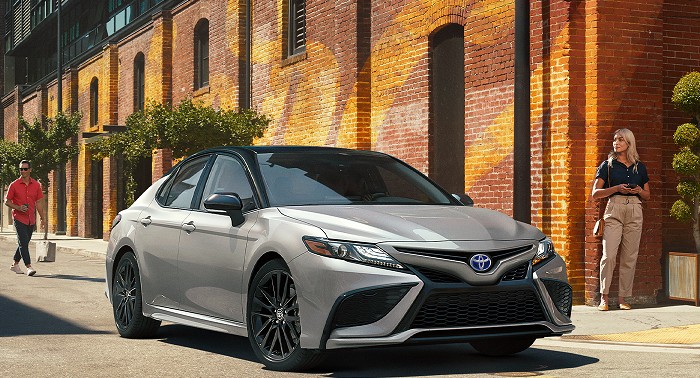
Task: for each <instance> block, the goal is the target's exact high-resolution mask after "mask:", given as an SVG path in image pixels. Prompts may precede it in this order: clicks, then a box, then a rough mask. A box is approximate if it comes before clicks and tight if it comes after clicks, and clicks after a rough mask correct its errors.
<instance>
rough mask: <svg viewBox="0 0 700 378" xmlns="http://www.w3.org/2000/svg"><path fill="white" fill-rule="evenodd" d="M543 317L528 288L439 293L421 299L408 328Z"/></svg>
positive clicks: (540, 319) (534, 295) (520, 321)
mask: <svg viewBox="0 0 700 378" xmlns="http://www.w3.org/2000/svg"><path fill="white" fill-rule="evenodd" d="M542 320H546V319H545V315H544V313H543V311H542V306H541V305H540V302H539V300H538V298H537V295H536V294H535V293H534V292H533V291H532V290H509V291H493V292H468V293H464V292H463V293H440V294H433V295H431V296H430V297H428V299H427V300H426V301H425V303H424V304H423V306H422V307H421V309H420V311H419V312H418V315H416V317H415V319H414V320H413V324H412V325H411V328H444V327H470V326H487V325H502V324H517V323H527V322H535V321H542Z"/></svg>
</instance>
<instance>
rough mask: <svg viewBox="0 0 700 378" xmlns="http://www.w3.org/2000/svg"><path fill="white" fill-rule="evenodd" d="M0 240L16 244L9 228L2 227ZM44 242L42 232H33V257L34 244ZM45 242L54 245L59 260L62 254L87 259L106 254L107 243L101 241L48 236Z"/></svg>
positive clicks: (31, 245)
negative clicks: (70, 254)
mask: <svg viewBox="0 0 700 378" xmlns="http://www.w3.org/2000/svg"><path fill="white" fill-rule="evenodd" d="M0 239H3V240H6V241H9V242H13V243H17V236H16V234H15V231H14V229H13V228H12V227H11V226H5V227H3V230H2V231H1V232H0ZM43 240H44V233H43V232H34V234H33V235H32V241H31V242H29V249H30V251H31V253H32V256H34V251H35V250H36V245H35V243H36V242H37V241H43ZM47 240H48V241H50V242H54V243H56V258H57V259H59V258H60V255H61V254H62V253H73V254H78V255H83V256H88V257H102V258H104V257H105V255H106V254H107V242H106V241H104V240H101V239H88V238H79V237H75V236H66V235H54V234H48V236H47Z"/></svg>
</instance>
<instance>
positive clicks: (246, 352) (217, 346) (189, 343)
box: [155, 324, 257, 361]
mask: <svg viewBox="0 0 700 378" xmlns="http://www.w3.org/2000/svg"><path fill="white" fill-rule="evenodd" d="M155 338H156V339H160V341H161V342H164V343H167V344H171V345H177V346H181V347H186V348H192V349H197V350H201V351H205V352H209V353H216V354H220V355H223V356H228V357H233V358H238V359H243V360H248V361H257V358H256V357H255V354H254V353H253V350H252V349H251V347H250V344H249V343H248V339H247V338H245V337H242V336H235V335H230V334H227V333H222V332H215V331H208V330H205V329H200V328H195V327H188V326H183V325H179V324H163V325H162V326H161V327H160V328H159V329H158V333H157V334H156V335H155Z"/></svg>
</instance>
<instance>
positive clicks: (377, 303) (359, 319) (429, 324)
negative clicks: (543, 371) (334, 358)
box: [297, 251, 574, 349]
mask: <svg viewBox="0 0 700 378" xmlns="http://www.w3.org/2000/svg"><path fill="white" fill-rule="evenodd" d="M392 255H394V256H395V257H397V259H398V260H399V261H401V262H402V263H405V261H406V260H410V261H411V264H406V265H408V266H409V269H410V270H411V271H410V272H399V271H392V270H387V269H380V268H375V267H370V266H364V265H359V264H352V263H347V262H343V261H337V260H335V261H331V265H334V266H333V267H330V266H328V265H327V264H326V263H328V260H333V259H328V258H324V257H319V256H310V254H307V255H305V256H304V257H303V258H301V259H297V260H299V261H297V262H300V261H304V260H307V259H314V260H317V259H320V260H318V261H314V262H311V261H306V263H312V264H313V265H315V266H316V267H317V268H318V267H319V265H317V263H320V267H321V271H323V270H325V269H328V268H330V270H328V271H326V272H321V271H318V270H317V271H316V272H315V273H314V275H316V274H323V275H325V276H329V277H335V279H334V280H332V281H327V282H324V285H323V287H322V289H323V290H322V292H315V293H314V296H316V298H317V300H315V301H314V302H315V303H314V304H313V305H311V304H310V303H306V301H304V300H300V311H301V315H302V333H303V335H302V346H304V347H306V348H321V349H335V348H348V347H361V346H374V345H391V344H404V343H405V344H410V343H447V342H469V341H475V340H485V339H489V338H507V337H534V338H539V337H546V336H557V335H562V334H565V333H569V332H571V331H573V329H574V326H573V324H572V322H571V319H570V315H571V299H572V295H571V294H572V293H571V287H570V286H569V285H568V284H567V282H566V270H565V269H564V262H563V260H562V259H561V258H560V257H559V256H555V257H554V258H552V259H550V260H549V261H547V262H544V263H542V264H539V265H538V266H537V269H536V270H533V267H532V265H531V263H530V260H531V258H532V256H531V254H530V252H529V251H526V252H522V253H520V254H518V255H516V256H510V257H508V258H504V259H503V261H501V262H500V265H499V266H498V268H497V269H494V270H493V271H492V272H490V273H489V277H488V280H489V282H490V283H483V282H474V281H472V282H468V281H469V280H468V279H464V277H457V276H456V275H455V274H454V272H459V271H467V269H469V270H471V268H469V267H468V265H465V264H463V263H461V262H455V261H443V260H441V259H435V258H434V257H416V256H412V257H411V258H410V259H402V258H401V257H402V256H401V254H400V253H392ZM402 260H404V261H402ZM421 261H423V262H424V263H423V264H421ZM460 264H461V265H462V266H459V265H460ZM346 265H349V266H350V267H351V269H350V270H352V272H349V271H343V269H345V268H346ZM426 266H428V267H429V268H426ZM338 268H343V269H338ZM460 269H461V270H460ZM339 270H340V271H339ZM467 272H468V271H467ZM468 274H469V275H471V274H472V273H471V272H470V273H468ZM350 276H352V279H350V278H349V277H350ZM319 295H320V296H321V297H326V298H325V300H318V298H319ZM321 302H323V303H325V306H318V305H319V304H320V303H321ZM323 307H325V308H323ZM311 311H313V312H316V311H319V312H321V313H322V315H321V314H318V313H316V314H314V315H312V316H311V318H315V319H318V320H320V318H321V317H323V318H324V319H325V321H324V322H323V327H322V329H321V328H319V327H315V328H313V327H312V329H309V328H308V322H304V319H305V318H308V316H306V315H307V314H309V313H310V312H311ZM307 330H309V331H310V332H309V333H307V332H306V331H307ZM317 332H321V333H320V335H318V334H317ZM318 336H320V337H318ZM305 342H306V343H305Z"/></svg>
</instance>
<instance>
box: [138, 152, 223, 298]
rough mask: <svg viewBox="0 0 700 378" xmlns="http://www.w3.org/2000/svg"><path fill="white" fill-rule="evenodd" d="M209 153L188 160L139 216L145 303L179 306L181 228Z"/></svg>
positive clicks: (139, 246) (139, 244) (187, 215)
mask: <svg viewBox="0 0 700 378" xmlns="http://www.w3.org/2000/svg"><path fill="white" fill-rule="evenodd" d="M208 159H209V156H203V157H200V158H198V159H194V160H193V161H190V162H187V163H185V164H184V165H183V166H182V167H180V168H179V169H178V170H177V172H175V173H174V174H173V177H172V178H170V179H169V180H167V181H166V182H165V183H164V184H163V186H162V187H161V189H160V190H159V191H158V192H157V194H156V198H155V200H154V201H151V204H150V205H149V206H148V207H147V208H146V209H144V210H143V211H142V212H141V214H140V215H139V225H138V226H137V227H136V231H135V232H136V234H135V236H134V239H135V241H136V245H137V249H138V250H139V255H140V257H141V260H142V261H141V264H140V270H141V280H142V287H143V289H142V290H143V296H144V301H146V303H149V304H152V305H156V306H164V307H171V308H177V307H178V300H177V296H178V295H177V289H176V287H177V285H176V282H175V280H176V278H177V253H178V248H179V247H178V244H179V239H180V231H181V230H182V227H183V224H184V223H185V220H186V219H187V217H189V216H190V213H191V212H192V210H191V207H192V200H193V198H194V196H195V191H196V188H197V184H198V182H199V180H200V178H201V176H202V173H203V172H204V169H205V167H206V163H207V161H208Z"/></svg>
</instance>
